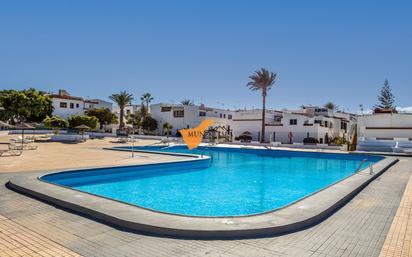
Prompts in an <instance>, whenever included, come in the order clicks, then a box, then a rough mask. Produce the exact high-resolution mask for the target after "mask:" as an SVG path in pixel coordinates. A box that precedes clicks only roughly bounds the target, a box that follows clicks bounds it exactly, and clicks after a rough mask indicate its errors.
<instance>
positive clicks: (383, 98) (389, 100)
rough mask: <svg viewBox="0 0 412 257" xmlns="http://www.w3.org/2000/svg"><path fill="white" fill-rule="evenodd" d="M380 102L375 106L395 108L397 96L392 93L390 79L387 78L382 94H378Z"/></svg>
mask: <svg viewBox="0 0 412 257" xmlns="http://www.w3.org/2000/svg"><path fill="white" fill-rule="evenodd" d="M378 101H379V103H378V104H377V105H375V108H379V109H395V97H394V96H393V94H392V89H391V86H390V85H389V81H388V80H387V79H385V82H384V83H383V87H382V89H381V92H380V94H379V95H378Z"/></svg>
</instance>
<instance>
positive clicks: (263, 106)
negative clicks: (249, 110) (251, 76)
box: [260, 93, 266, 143]
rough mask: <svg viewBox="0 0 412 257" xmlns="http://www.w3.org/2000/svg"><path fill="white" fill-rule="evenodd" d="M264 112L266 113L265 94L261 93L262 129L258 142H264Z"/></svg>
mask: <svg viewBox="0 0 412 257" xmlns="http://www.w3.org/2000/svg"><path fill="white" fill-rule="evenodd" d="M265 114H266V94H265V93H263V94H262V130H261V133H260V134H261V135H260V142H261V143H264V142H265Z"/></svg>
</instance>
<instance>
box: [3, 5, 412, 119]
mask: <svg viewBox="0 0 412 257" xmlns="http://www.w3.org/2000/svg"><path fill="white" fill-rule="evenodd" d="M411 13H412V2H411V1H333V0H331V1H252V0H250V1H225V0H220V1H218V0H216V1H196V0H192V1H92V0H88V1H75V0H70V1H62V0H61V1H42V0H38V1H19V0H15V1H12V0H11V1H4V0H3V1H0V89H5V88H14V89H23V88H28V87H35V88H38V89H41V90H46V91H57V90H58V89H59V88H64V89H67V90H68V91H69V92H71V93H72V95H78V96H83V97H87V96H89V97H92V98H95V97H98V98H102V99H107V96H108V95H110V94H112V93H114V92H118V91H120V90H127V91H129V92H131V93H133V94H134V95H135V96H136V97H140V95H141V94H143V93H145V92H150V93H152V95H153V96H154V97H155V101H156V102H171V101H174V102H179V101H180V100H182V99H185V98H190V99H193V100H194V101H195V102H196V103H198V102H200V101H203V102H204V103H205V104H208V105H211V106H215V107H224V108H243V107H248V108H250V107H258V106H260V103H261V99H260V95H259V94H258V93H257V92H251V91H249V90H248V88H247V87H246V86H245V85H246V83H247V82H248V76H249V75H250V74H251V73H252V72H253V71H254V70H256V69H259V68H260V67H266V68H268V69H270V70H272V71H275V72H277V74H278V80H277V82H276V86H275V87H274V88H273V89H272V90H271V91H270V93H269V97H268V106H269V107H271V108H296V107H298V106H300V105H301V104H314V105H315V104H324V103H325V102H327V101H333V102H335V103H336V104H338V105H339V106H341V107H345V108H347V109H348V110H351V111H357V109H358V105H359V104H363V105H364V106H365V108H370V107H372V106H373V105H374V104H375V103H376V98H377V97H376V95H377V94H378V92H379V90H380V87H381V86H382V84H383V81H384V79H385V78H388V79H389V81H390V84H391V86H392V88H393V93H394V94H395V96H396V103H397V105H398V106H412V101H411V99H412V90H411V87H412V76H411V71H412V15H411Z"/></svg>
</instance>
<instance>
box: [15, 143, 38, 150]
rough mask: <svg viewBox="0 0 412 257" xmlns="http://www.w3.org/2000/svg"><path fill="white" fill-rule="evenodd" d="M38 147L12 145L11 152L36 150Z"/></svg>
mask: <svg viewBox="0 0 412 257" xmlns="http://www.w3.org/2000/svg"><path fill="white" fill-rule="evenodd" d="M36 149H37V145H33V144H16V143H10V144H9V150H36Z"/></svg>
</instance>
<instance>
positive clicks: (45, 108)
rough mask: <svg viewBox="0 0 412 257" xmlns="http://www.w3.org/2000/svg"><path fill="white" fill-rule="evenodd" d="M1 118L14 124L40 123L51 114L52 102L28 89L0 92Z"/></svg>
mask: <svg viewBox="0 0 412 257" xmlns="http://www.w3.org/2000/svg"><path fill="white" fill-rule="evenodd" d="M0 106H2V108H3V109H2V111H1V114H0V115H1V118H2V120H5V121H10V122H11V123H12V124H14V123H15V122H26V121H34V122H41V121H43V120H44V119H45V118H46V117H48V116H51V115H52V112H53V105H52V100H51V99H50V97H49V96H48V95H47V94H46V93H45V92H41V91H38V90H36V89H33V88H30V89H27V90H21V91H18V90H13V89H12V90H0Z"/></svg>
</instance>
